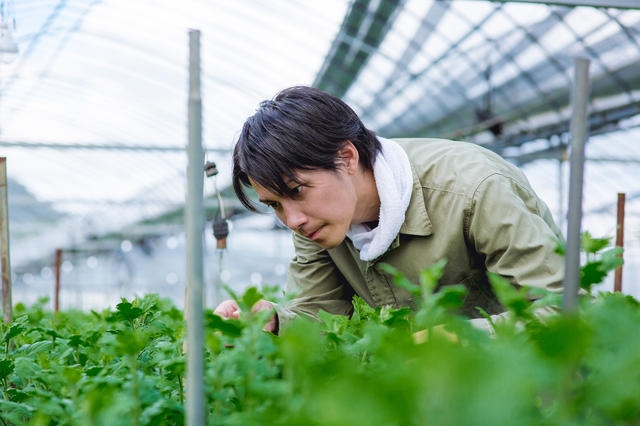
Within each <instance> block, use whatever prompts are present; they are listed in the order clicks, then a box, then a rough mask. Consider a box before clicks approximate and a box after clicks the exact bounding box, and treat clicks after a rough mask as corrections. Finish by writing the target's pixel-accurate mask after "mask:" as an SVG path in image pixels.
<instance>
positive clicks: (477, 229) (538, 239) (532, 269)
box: [465, 173, 564, 292]
mask: <svg viewBox="0 0 640 426" xmlns="http://www.w3.org/2000/svg"><path fill="white" fill-rule="evenodd" d="M465 228H466V230H467V234H468V241H469V242H470V244H471V245H472V247H473V248H475V251H476V252H477V253H478V254H479V255H480V256H482V257H484V259H485V266H486V268H487V270H488V271H490V272H494V273H496V274H499V275H502V276H503V277H505V278H507V279H509V280H510V281H511V283H512V284H516V285H523V286H529V287H538V288H543V289H546V290H549V291H554V292H561V291H562V279H563V276H564V261H563V258H562V257H561V256H560V255H558V254H556V253H555V248H556V245H557V242H558V240H560V241H563V239H562V234H561V233H560V231H559V229H558V228H557V226H556V225H555V223H554V222H553V219H552V218H551V214H550V212H549V209H548V208H547V206H546V205H545V204H544V202H543V201H542V200H540V199H539V198H538V197H537V196H536V195H535V193H534V192H533V190H532V189H531V188H530V187H529V185H528V182H520V181H518V180H516V179H514V178H513V177H508V176H505V175H503V174H501V173H495V174H492V175H490V176H488V177H486V178H485V179H484V180H482V181H481V182H480V184H479V185H478V187H477V189H476V191H475V192H474V195H473V197H472V199H471V201H470V208H469V212H468V218H467V226H466V227H465Z"/></svg>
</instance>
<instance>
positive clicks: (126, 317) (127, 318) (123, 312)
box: [116, 302, 143, 325]
mask: <svg viewBox="0 0 640 426" xmlns="http://www.w3.org/2000/svg"><path fill="white" fill-rule="evenodd" d="M116 308H117V309H118V312H117V313H116V315H117V316H118V318H119V319H120V320H121V321H124V322H125V323H128V324H130V325H133V321H135V320H136V319H137V318H139V317H140V315H142V314H143V312H142V309H140V308H134V307H133V305H132V304H131V303H129V302H122V303H118V304H117V305H116Z"/></svg>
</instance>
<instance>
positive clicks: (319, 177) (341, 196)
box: [249, 169, 357, 249]
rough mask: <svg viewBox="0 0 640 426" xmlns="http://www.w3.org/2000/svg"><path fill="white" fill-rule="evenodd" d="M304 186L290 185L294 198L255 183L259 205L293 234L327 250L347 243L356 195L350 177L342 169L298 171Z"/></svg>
mask: <svg viewBox="0 0 640 426" xmlns="http://www.w3.org/2000/svg"><path fill="white" fill-rule="evenodd" d="M298 176H299V179H300V181H301V182H302V184H297V183H296V182H293V181H292V182H288V186H289V190H290V191H291V194H292V195H293V196H292V197H291V198H289V197H283V196H280V195H278V194H274V193H272V192H269V191H268V190H267V189H266V188H264V187H263V186H261V185H260V184H258V183H256V182H255V181H254V180H253V179H251V178H250V179H249V180H250V181H251V185H252V186H253V188H254V189H255V190H256V192H257V193H258V197H259V198H260V201H261V202H262V203H264V204H266V205H268V206H270V207H271V208H273V210H274V212H275V213H276V216H277V217H278V219H280V220H281V221H282V223H284V224H285V225H286V226H287V227H289V228H290V229H291V230H293V231H294V232H296V233H298V234H300V235H302V236H304V237H307V238H309V239H311V240H312V241H314V242H315V243H316V244H318V245H319V246H320V247H322V248H324V249H331V248H334V247H337V246H338V245H339V244H340V243H342V241H343V240H344V238H345V236H346V234H347V230H348V229H349V226H350V225H351V222H352V220H353V218H354V213H355V209H356V202H357V194H356V190H355V186H354V184H353V182H352V179H351V176H350V175H349V174H348V173H346V172H345V171H344V170H342V169H338V170H337V171H329V170H311V171H310V170H298Z"/></svg>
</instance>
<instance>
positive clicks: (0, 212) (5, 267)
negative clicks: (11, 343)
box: [0, 157, 13, 324]
mask: <svg viewBox="0 0 640 426" xmlns="http://www.w3.org/2000/svg"><path fill="white" fill-rule="evenodd" d="M0 228H1V229H0V258H1V262H2V318H3V319H4V323H5V324H9V323H10V322H11V321H13V311H12V305H11V261H10V258H9V197H8V190H7V159H6V157H1V158H0Z"/></svg>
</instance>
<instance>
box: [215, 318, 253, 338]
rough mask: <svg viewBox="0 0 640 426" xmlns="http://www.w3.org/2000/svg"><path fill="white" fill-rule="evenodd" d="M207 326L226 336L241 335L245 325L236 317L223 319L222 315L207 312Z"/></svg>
mask: <svg viewBox="0 0 640 426" xmlns="http://www.w3.org/2000/svg"><path fill="white" fill-rule="evenodd" d="M207 320H208V323H207V327H208V328H210V329H212V330H218V331H220V332H221V333H222V334H224V335H225V336H229V337H240V335H241V334H242V329H243V328H244V325H243V324H242V323H241V322H240V321H238V320H237V319H234V318H229V319H226V320H225V319H222V318H221V317H220V316H218V315H216V314H213V313H207Z"/></svg>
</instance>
